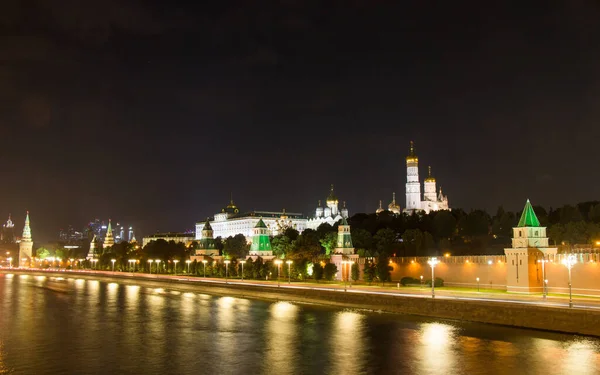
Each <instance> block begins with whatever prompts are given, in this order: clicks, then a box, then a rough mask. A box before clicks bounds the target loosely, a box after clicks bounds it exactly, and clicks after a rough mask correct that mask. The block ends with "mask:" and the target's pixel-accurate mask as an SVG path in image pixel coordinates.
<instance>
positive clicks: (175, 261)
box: [173, 259, 179, 275]
mask: <svg viewBox="0 0 600 375" xmlns="http://www.w3.org/2000/svg"><path fill="white" fill-rule="evenodd" d="M173 263H175V275H177V263H179V260H177V259H174V260H173Z"/></svg>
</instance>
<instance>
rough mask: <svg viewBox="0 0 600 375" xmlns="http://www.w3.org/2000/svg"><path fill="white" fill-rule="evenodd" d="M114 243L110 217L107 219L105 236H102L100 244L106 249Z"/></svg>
mask: <svg viewBox="0 0 600 375" xmlns="http://www.w3.org/2000/svg"><path fill="white" fill-rule="evenodd" d="M114 244H115V238H114V237H113V232H112V225H111V223H110V219H108V229H106V236H105V237H104V243H103V244H102V248H103V249H106V248H107V247H111V246H113V245H114Z"/></svg>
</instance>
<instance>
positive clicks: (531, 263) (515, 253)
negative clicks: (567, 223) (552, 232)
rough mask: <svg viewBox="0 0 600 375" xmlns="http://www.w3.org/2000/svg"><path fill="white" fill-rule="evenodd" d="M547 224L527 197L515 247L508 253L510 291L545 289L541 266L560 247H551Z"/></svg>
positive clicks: (516, 234)
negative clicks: (542, 221) (542, 220)
mask: <svg viewBox="0 0 600 375" xmlns="http://www.w3.org/2000/svg"><path fill="white" fill-rule="evenodd" d="M548 246H549V245H548V237H547V236H546V227H543V226H541V224H540V221H539V220H538V218H537V216H536V214H535V211H534V210H533V207H532V206H531V202H530V201H529V199H527V202H525V207H524V208H523V212H522V213H521V218H520V219H519V223H518V224H517V226H516V227H514V228H513V238H512V247H511V248H509V249H504V254H505V255H506V290H507V291H509V292H521V293H535V292H542V289H543V283H544V281H543V280H542V277H541V274H539V268H540V264H541V262H542V261H547V260H548V259H549V258H550V257H554V256H555V255H556V250H557V249H556V248H555V247H554V248H553V247H548Z"/></svg>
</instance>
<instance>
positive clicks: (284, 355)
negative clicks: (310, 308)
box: [264, 302, 300, 374]
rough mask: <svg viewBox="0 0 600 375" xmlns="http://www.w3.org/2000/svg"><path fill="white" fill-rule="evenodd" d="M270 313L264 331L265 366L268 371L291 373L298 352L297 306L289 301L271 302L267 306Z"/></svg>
mask: <svg viewBox="0 0 600 375" xmlns="http://www.w3.org/2000/svg"><path fill="white" fill-rule="evenodd" d="M269 311H270V313H271V315H270V318H269V319H268V321H267V331H266V340H267V347H266V353H265V354H266V355H265V359H264V360H265V361H266V367H267V369H268V372H269V373H273V374H291V373H293V369H294V368H296V366H295V365H296V363H295V362H296V361H297V360H298V353H297V351H296V348H297V345H298V332H297V329H298V325H297V322H296V319H297V318H298V312H299V311H300V309H299V307H298V306H296V305H293V304H291V303H289V302H277V303H273V304H272V305H271V306H270V307H269Z"/></svg>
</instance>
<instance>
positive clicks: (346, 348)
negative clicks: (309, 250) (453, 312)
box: [0, 274, 600, 375]
mask: <svg viewBox="0 0 600 375" xmlns="http://www.w3.org/2000/svg"><path fill="white" fill-rule="evenodd" d="M599 324H600V322H599ZM599 353H600V340H597V339H592V338H586V337H578V336H573V335H562V334H554V333H547V332H539V331H532V330H521V329H514V328H506V327H498V326H492V325H484V324H472V323H464V322H454V321H443V320H431V319H423V318H417V317H408V316H402V315H392V314H380V313H371V312H364V311H351V310H339V309H333V308H324V307H320V306H309V305H297V304H291V303H288V302H264V301H256V300H248V299H239V298H232V297H216V296H210V295H207V294H199V293H190V292H178V291H175V290H169V289H155V288H147V287H142V286H137V285H124V284H117V283H105V282H100V281H92V280H83V279H76V278H68V277H67V278H64V279H62V278H55V277H46V276H32V275H19V274H0V374H511V375H515V374H544V375H547V374H578V375H582V374H600V354H599Z"/></svg>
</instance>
